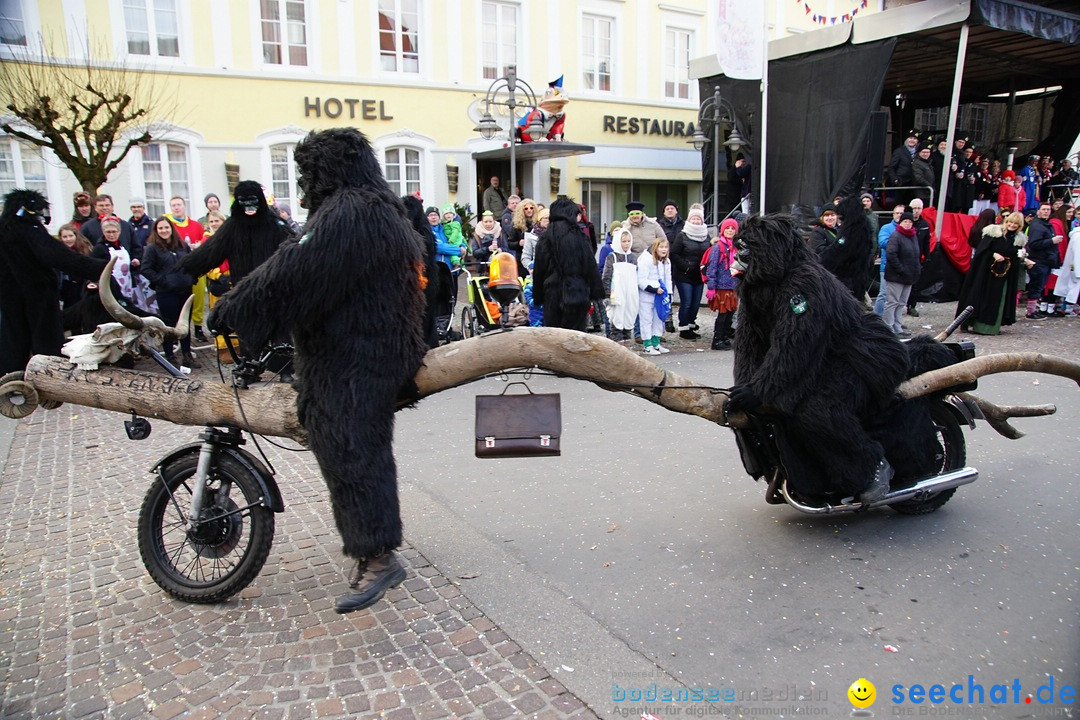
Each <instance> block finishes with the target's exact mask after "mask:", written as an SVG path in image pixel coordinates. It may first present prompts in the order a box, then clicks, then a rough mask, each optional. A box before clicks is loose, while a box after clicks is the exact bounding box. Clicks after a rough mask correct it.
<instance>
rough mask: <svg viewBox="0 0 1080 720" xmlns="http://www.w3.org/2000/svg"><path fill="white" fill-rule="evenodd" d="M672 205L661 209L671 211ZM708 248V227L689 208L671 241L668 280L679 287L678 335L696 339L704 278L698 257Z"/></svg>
mask: <svg viewBox="0 0 1080 720" xmlns="http://www.w3.org/2000/svg"><path fill="white" fill-rule="evenodd" d="M674 209H675V208H674V205H668V206H666V207H665V209H664V212H665V213H667V212H668V211H669V210H674ZM708 249H709V226H708V225H706V224H705V214H704V213H703V212H702V211H701V210H697V209H694V210H691V211H690V214H689V217H687V219H686V222H685V223H684V224H683V226H682V229H681V230H679V232H678V233H676V234H675V241H674V242H673V243H671V279H672V281H673V282H674V283H675V287H676V288H678V290H679V337H681V338H682V339H683V340H697V339H698V338H700V337H701V335H699V334H698V332H697V329H698V324H697V315H698V309H699V307H700V306H701V293H702V291H703V289H704V285H705V281H704V280H702V278H701V259H702V257H703V256H704V255H705V251H706V250H708Z"/></svg>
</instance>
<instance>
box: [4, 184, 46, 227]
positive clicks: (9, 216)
mask: <svg viewBox="0 0 1080 720" xmlns="http://www.w3.org/2000/svg"><path fill="white" fill-rule="evenodd" d="M51 221H52V218H51V217H49V201H48V200H46V199H45V196H44V195H42V194H41V193H39V192H38V191H37V190H21V189H18V188H16V189H15V190H12V191H11V192H9V193H8V194H7V195H5V196H4V211H3V213H2V214H0V227H3V228H6V227H7V226H8V224H9V223H19V222H38V223H41V224H42V225H48V224H49V223H50V222H51Z"/></svg>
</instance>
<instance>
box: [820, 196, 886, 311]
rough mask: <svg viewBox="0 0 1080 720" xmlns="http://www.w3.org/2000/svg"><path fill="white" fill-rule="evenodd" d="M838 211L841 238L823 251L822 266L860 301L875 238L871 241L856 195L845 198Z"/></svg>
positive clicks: (867, 283) (875, 246)
mask: <svg viewBox="0 0 1080 720" xmlns="http://www.w3.org/2000/svg"><path fill="white" fill-rule="evenodd" d="M837 209H838V210H839V213H840V220H841V223H842V224H841V225H840V237H839V239H837V241H836V242H835V243H833V244H831V245H829V246H828V247H827V248H825V250H824V251H823V252H822V254H821V264H822V265H823V266H824V267H825V269H826V270H828V271H829V272H831V273H832V274H833V275H835V276H836V278H837V279H838V280H839V281H840V282H841V283H842V284H843V285H844V287H846V288H847V289H848V290H850V291H851V294H852V295H854V296H855V299H856V300H860V301H861V300H862V299H863V298H865V297H866V290H867V288H869V287H870V267H871V264H872V263H873V258H874V254H875V253H876V251H877V243H876V242H875V241H876V240H877V238H871V235H872V233H871V229H870V219H869V218H867V217H866V213H865V212H863V206H862V200H861V199H860V198H859V197H858V196H855V195H853V196H851V197H849V198H845V199H844V200H843V202H841V203H840V207H839V208H837Z"/></svg>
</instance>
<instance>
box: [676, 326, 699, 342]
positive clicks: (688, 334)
mask: <svg viewBox="0 0 1080 720" xmlns="http://www.w3.org/2000/svg"><path fill="white" fill-rule="evenodd" d="M679 337H681V338H682V339H683V340H697V339H698V338H700V337H701V336H700V335H698V334H697V333H696V332H694V331H693V330H690V329H689V328H687V329H686V330H680V331H679Z"/></svg>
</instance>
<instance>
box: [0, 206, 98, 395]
mask: <svg viewBox="0 0 1080 720" xmlns="http://www.w3.org/2000/svg"><path fill="white" fill-rule="evenodd" d="M48 211H49V203H48V201H47V200H46V199H45V196H43V195H42V194H41V193H39V192H37V191H35V190H12V191H11V192H9V193H8V194H7V195H6V196H4V211H3V214H0V374H6V373H9V372H16V371H20V370H24V369H25V368H26V363H27V362H29V360H30V356H31V355H39V354H40V355H59V354H60V347H61V346H62V345H63V344H64V329H63V318H62V316H61V313H60V283H59V279H58V277H57V274H56V271H57V270H62V271H63V272H65V273H67V274H69V275H74V276H76V277H81V278H84V279H87V280H92V279H93V280H96V279H97V278H98V277H99V276H100V275H101V271H102V270H104V269H105V264H106V262H105V261H104V260H98V259H95V258H89V257H86V256H84V255H80V254H79V253H77V252H75V251H74V250H70V249H68V248H67V247H66V246H65V245H64V244H63V243H62V242H60V241H59V240H57V239H56V238H54V237H52V236H51V235H49V231H48V230H47V229H46V228H45V225H44V224H42V220H43V219H45V220H46V221H47V217H48Z"/></svg>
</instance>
